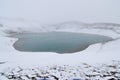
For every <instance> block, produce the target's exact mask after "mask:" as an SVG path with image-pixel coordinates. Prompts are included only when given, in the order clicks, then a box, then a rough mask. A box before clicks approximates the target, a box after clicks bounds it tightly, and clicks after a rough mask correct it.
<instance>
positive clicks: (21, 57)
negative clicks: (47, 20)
mask: <svg viewBox="0 0 120 80" xmlns="http://www.w3.org/2000/svg"><path fill="white" fill-rule="evenodd" d="M0 24H1V27H0V42H1V43H0V62H5V63H4V64H0V72H1V71H3V72H9V70H11V69H12V68H15V67H16V66H20V67H22V68H23V69H24V68H28V69H29V67H33V66H38V65H41V66H42V67H43V66H49V68H50V67H51V66H53V65H60V66H62V65H69V66H72V69H77V68H74V67H73V66H75V65H77V66H79V65H81V64H80V63H86V64H89V65H92V66H94V65H96V64H98V63H99V64H103V63H107V62H111V61H113V60H115V61H120V58H119V57H120V54H119V52H120V39H119V37H120V25H119V24H115V23H109V24H108V23H93V24H87V23H81V22H77V21H70V22H65V23H60V24H49V25H40V24H39V23H34V22H33V23H30V22H24V21H16V20H6V19H0ZM53 31H60V32H76V33H90V34H99V35H104V36H109V37H112V38H114V40H113V41H109V42H106V43H104V44H102V43H98V44H94V45H91V46H89V47H88V48H87V49H86V50H83V51H81V52H76V53H70V54H58V53H53V52H20V51H17V50H15V49H14V48H13V44H14V42H15V41H16V40H18V39H17V38H13V37H10V35H14V34H20V33H35V32H37V33H38V32H53ZM82 65H83V64H82ZM82 65H81V66H82ZM9 67H10V69H9V70H7V71H4V70H5V69H7V68H9ZM49 68H47V69H48V71H51V70H49ZM58 68H59V67H58ZM67 68H68V69H67V70H66V71H67V72H62V73H61V74H62V75H64V74H65V75H66V77H70V74H69V73H68V72H69V70H71V69H69V68H71V67H67ZM15 69H16V68H15ZM78 69H79V68H78ZM89 69H90V68H89ZM118 69H119V70H120V68H118ZM25 70H26V69H25ZM85 70H86V69H85ZM85 70H82V71H83V72H84V71H85ZM72 71H73V72H72V75H73V73H74V71H76V72H75V73H77V70H72ZM88 72H90V71H88ZM25 73H26V71H25ZM28 73H31V72H28ZM51 73H54V75H56V76H57V77H60V76H59V75H60V73H59V72H51ZM67 73H68V74H67ZM84 73H86V72H84ZM91 73H93V72H90V73H89V74H91ZM21 74H22V73H21ZM26 74H27V73H26ZM31 74H32V73H31ZM31 74H30V75H31ZM93 74H98V73H93ZM30 75H29V76H30ZM67 75H68V76H67ZM81 75H83V74H81ZM116 75H118V74H116ZM1 77H3V76H0V78H1ZM23 77H24V76H23ZM62 77H63V76H62ZM73 77H75V76H73ZM77 77H79V75H76V78H77ZM80 77H81V76H80ZM83 77H84V75H83ZM98 77H99V76H98ZM71 78H72V77H71ZM2 79H3V80H7V79H4V78H2ZM62 79H63V78H61V80H62ZM26 80H27V79H26Z"/></svg>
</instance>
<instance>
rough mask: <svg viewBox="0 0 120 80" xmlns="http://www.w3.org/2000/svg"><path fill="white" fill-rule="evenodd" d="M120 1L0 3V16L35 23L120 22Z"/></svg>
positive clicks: (0, 0) (26, 0)
mask: <svg viewBox="0 0 120 80" xmlns="http://www.w3.org/2000/svg"><path fill="white" fill-rule="evenodd" d="M119 8H120V0H0V17H2V18H15V19H17V18H20V19H26V20H32V21H38V22H40V23H41V24H48V23H59V22H64V21H81V22H89V23H91V22H115V23H120V9H119Z"/></svg>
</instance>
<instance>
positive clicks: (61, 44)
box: [13, 32, 113, 53]
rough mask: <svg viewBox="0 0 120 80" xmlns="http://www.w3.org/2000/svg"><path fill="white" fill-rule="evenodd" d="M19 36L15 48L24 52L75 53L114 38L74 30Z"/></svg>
mask: <svg viewBox="0 0 120 80" xmlns="http://www.w3.org/2000/svg"><path fill="white" fill-rule="evenodd" d="M13 37H17V38H19V40H18V41H16V42H15V43H14V48H15V49H16V50H19V51H24V52H57V53H73V52H78V51H82V50H84V49H86V48H87V47H88V46H89V45H91V44H96V43H104V42H107V41H111V40H113V39H112V38H111V37H107V36H101V35H95V34H85V33H72V32H43V33H25V34H17V35H14V36H13Z"/></svg>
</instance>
